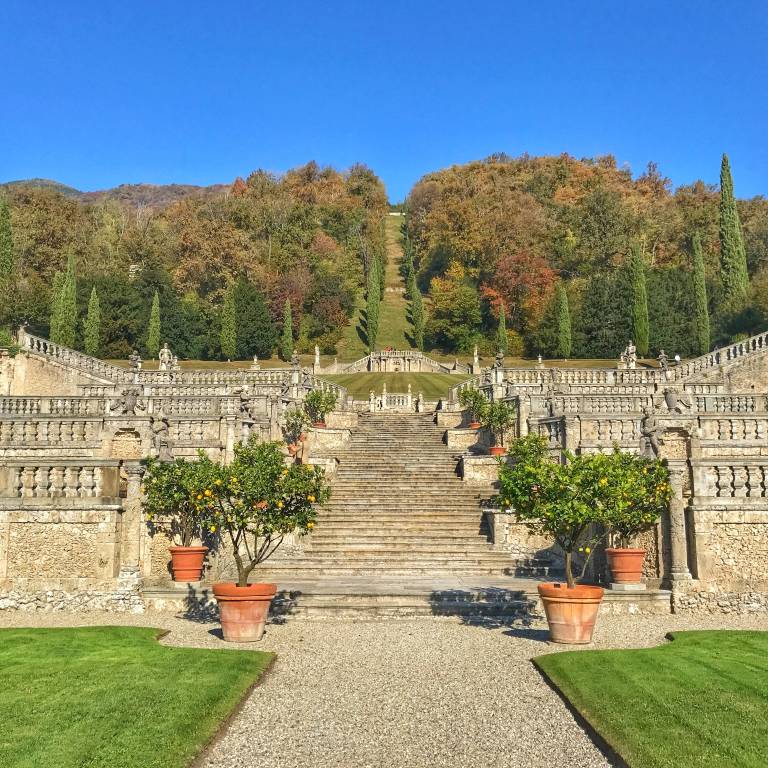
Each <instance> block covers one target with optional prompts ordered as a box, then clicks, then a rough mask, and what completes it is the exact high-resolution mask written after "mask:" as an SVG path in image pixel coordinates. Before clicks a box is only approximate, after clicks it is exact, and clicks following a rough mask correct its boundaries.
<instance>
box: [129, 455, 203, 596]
mask: <svg viewBox="0 0 768 768" xmlns="http://www.w3.org/2000/svg"><path fill="white" fill-rule="evenodd" d="M144 466H145V467H146V474H145V476H144V513H145V515H146V517H147V520H148V521H149V523H150V525H151V526H152V527H153V528H155V529H157V530H166V531H167V532H168V533H169V534H170V536H171V539H172V540H173V541H174V542H175V543H174V545H173V546H171V547H169V548H168V551H169V552H170V555H171V574H172V577H173V580H174V581H187V582H188V581H200V578H201V576H202V572H203V563H204V561H205V555H206V553H207V552H208V547H206V546H203V544H202V522H203V512H204V510H205V508H204V505H203V503H202V501H203V499H202V496H200V495H199V493H198V474H199V473H200V464H199V463H198V462H196V461H188V460H187V459H176V460H175V461H172V462H163V461H158V460H157V459H156V458H151V459H145V460H144ZM196 541H198V542H200V544H195V542H196Z"/></svg>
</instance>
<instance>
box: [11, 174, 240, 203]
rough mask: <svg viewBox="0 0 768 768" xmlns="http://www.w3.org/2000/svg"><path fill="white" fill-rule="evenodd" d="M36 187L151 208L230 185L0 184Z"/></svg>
mask: <svg viewBox="0 0 768 768" xmlns="http://www.w3.org/2000/svg"><path fill="white" fill-rule="evenodd" d="M23 187H34V188H37V189H49V190H51V191H53V192H58V193H59V194H61V195H63V196H64V197H68V198H71V199H73V200H78V201H80V202H82V203H100V202H103V201H104V200H115V201H117V202H119V203H122V204H124V205H129V206H133V207H141V206H146V207H149V208H164V207H166V206H168V205H171V204H172V203H175V202H177V201H179V200H183V199H184V198H185V197H191V196H192V195H195V196H198V195H200V196H203V197H208V196H211V195H217V194H220V193H221V192H223V191H225V190H227V189H229V187H230V185H229V184H211V185H209V186H198V185H196V184H120V185H119V186H117V187H113V188H111V189H100V190H96V191H94V192H82V191H81V190H79V189H75V188H74V187H70V186H68V185H66V184H62V183H61V182H58V181H54V180H52V179H19V180H16V181H8V182H5V183H2V184H0V188H7V189H18V188H23Z"/></svg>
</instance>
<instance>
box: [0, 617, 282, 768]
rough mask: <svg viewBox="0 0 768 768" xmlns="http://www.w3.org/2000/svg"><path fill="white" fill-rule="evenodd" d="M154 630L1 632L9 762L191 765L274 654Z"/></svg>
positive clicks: (4, 746) (32, 767)
mask: <svg viewBox="0 0 768 768" xmlns="http://www.w3.org/2000/svg"><path fill="white" fill-rule="evenodd" d="M157 636H158V630H156V629H149V628H146V627H87V628H79V629H3V630H0V669H2V677H1V678H0V693H1V695H0V722H1V723H2V724H3V728H2V731H1V732H0V756H2V757H1V758H0V764H2V765H3V768H37V766H44V765H47V766H56V768H76V767H77V768H80V767H81V766H88V768H136V766H141V768H183V767H184V766H187V765H189V762H190V760H191V759H192V758H193V757H194V756H195V754H197V752H198V751H199V750H200V749H201V747H202V746H204V745H205V744H206V743H207V742H208V741H209V740H210V739H211V738H212V737H213V735H214V734H215V733H216V731H217V729H218V728H219V726H220V724H221V721H222V720H223V719H224V718H225V717H227V715H229V713H230V712H231V711H232V710H233V708H234V707H235V706H236V704H237V703H238V702H239V701H240V699H241V698H242V697H243V695H244V694H245V692H246V691H247V690H248V688H249V687H250V686H251V685H252V684H253V683H254V682H255V681H256V680H258V678H259V676H260V675H261V674H262V673H263V671H264V670H265V669H266V667H267V666H268V664H269V662H270V661H271V659H272V654H269V653H260V652H255V651H230V650H207V649H200V648H170V647H165V646H162V645H160V644H159V643H158V642H157V639H156V638H157Z"/></svg>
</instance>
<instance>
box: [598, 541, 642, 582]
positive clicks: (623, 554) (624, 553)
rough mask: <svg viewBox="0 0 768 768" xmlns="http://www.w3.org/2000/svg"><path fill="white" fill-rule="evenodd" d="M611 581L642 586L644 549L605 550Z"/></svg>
mask: <svg viewBox="0 0 768 768" xmlns="http://www.w3.org/2000/svg"><path fill="white" fill-rule="evenodd" d="M605 556H606V558H607V560H608V567H609V568H610V569H611V580H612V581H614V582H616V583H617V584H642V583H643V562H644V561H645V550H644V549H624V548H621V549H619V548H616V549H612V548H608V549H606V550H605Z"/></svg>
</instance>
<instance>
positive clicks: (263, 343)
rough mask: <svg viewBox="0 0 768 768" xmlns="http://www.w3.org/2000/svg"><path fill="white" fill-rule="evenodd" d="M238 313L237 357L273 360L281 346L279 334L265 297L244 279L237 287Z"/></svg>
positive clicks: (236, 305)
mask: <svg viewBox="0 0 768 768" xmlns="http://www.w3.org/2000/svg"><path fill="white" fill-rule="evenodd" d="M235 309H236V310H237V313H236V317H237V357H238V359H240V360H247V359H248V358H250V357H253V355H258V356H259V357H261V358H269V357H272V353H273V352H274V350H275V347H276V346H277V343H278V332H277V328H276V327H275V323H274V321H273V320H272V314H271V313H270V311H269V307H268V306H267V302H266V300H265V298H264V294H263V293H262V292H261V291H260V290H259V289H258V288H257V287H256V286H255V285H254V284H253V283H250V282H248V281H247V280H245V279H242V278H241V279H240V280H238V281H237V282H236V283H235Z"/></svg>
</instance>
